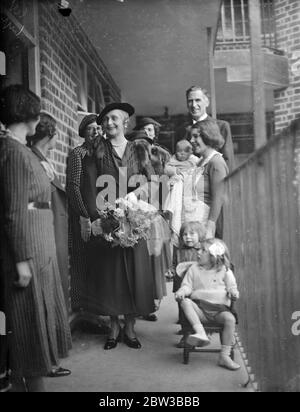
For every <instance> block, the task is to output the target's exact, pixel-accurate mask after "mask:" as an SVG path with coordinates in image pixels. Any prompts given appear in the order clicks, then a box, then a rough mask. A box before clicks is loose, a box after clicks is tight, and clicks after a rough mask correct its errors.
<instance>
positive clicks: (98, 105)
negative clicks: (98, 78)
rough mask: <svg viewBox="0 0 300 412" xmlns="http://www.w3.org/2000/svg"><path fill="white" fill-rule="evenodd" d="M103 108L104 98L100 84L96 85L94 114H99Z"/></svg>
mask: <svg viewBox="0 0 300 412" xmlns="http://www.w3.org/2000/svg"><path fill="white" fill-rule="evenodd" d="M104 106H105V102H104V96H103V91H102V85H101V84H100V83H97V84H96V107H95V112H96V113H100V112H101V111H102V110H103V109H104Z"/></svg>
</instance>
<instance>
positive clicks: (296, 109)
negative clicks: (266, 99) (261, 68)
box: [275, 0, 300, 132]
mask: <svg viewBox="0 0 300 412" xmlns="http://www.w3.org/2000/svg"><path fill="white" fill-rule="evenodd" d="M275 15H276V32H277V41H278V48H279V49H281V50H283V51H285V53H286V55H287V56H288V59H289V62H290V87H289V88H288V89H286V90H284V91H278V92H275V127H276V132H280V131H282V130H283V129H284V128H286V127H288V126H289V125H290V123H291V122H292V121H293V120H295V119H298V118H300V1H299V0H276V1H275ZM296 52H298V53H299V56H298V57H297V56H296ZM297 60H298V62H299V65H297Z"/></svg>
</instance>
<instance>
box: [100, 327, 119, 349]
mask: <svg viewBox="0 0 300 412" xmlns="http://www.w3.org/2000/svg"><path fill="white" fill-rule="evenodd" d="M121 341H122V331H121V330H120V332H119V335H118V337H117V338H107V341H106V342H105V345H104V350H110V349H115V347H116V346H117V345H118V343H119V342H121Z"/></svg>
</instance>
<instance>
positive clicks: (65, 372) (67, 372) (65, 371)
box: [47, 368, 71, 378]
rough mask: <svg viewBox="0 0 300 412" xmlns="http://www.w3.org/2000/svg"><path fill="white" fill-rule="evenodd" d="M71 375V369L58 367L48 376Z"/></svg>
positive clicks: (61, 376) (60, 376)
mask: <svg viewBox="0 0 300 412" xmlns="http://www.w3.org/2000/svg"><path fill="white" fill-rule="evenodd" d="M69 375H71V371H70V370H69V369H64V368H57V369H53V370H52V371H51V372H50V373H49V374H48V375H47V377H48V378H63V377H65V376H69Z"/></svg>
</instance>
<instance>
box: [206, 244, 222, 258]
mask: <svg viewBox="0 0 300 412" xmlns="http://www.w3.org/2000/svg"><path fill="white" fill-rule="evenodd" d="M208 250H209V253H210V254H211V255H212V256H213V257H215V258H217V257H218V256H224V255H225V252H226V250H225V247H224V246H223V245H222V244H221V243H217V242H216V243H213V244H212V245H211V246H210V247H209V248H208Z"/></svg>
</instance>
